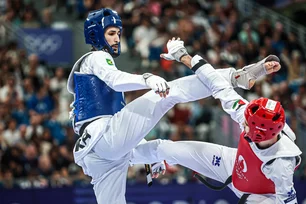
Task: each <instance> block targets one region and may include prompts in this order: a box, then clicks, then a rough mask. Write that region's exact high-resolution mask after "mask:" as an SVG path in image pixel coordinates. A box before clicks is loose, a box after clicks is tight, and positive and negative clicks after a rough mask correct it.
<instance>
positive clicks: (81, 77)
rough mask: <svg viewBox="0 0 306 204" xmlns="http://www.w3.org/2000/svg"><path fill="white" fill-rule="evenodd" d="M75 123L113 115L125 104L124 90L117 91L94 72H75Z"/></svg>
mask: <svg viewBox="0 0 306 204" xmlns="http://www.w3.org/2000/svg"><path fill="white" fill-rule="evenodd" d="M73 77H74V86H75V87H74V91H75V102H74V104H73V106H74V115H75V120H74V122H75V123H78V122H80V121H87V120H89V119H94V118H97V117H99V116H112V115H114V114H116V113H117V112H119V111H120V110H121V109H122V108H123V107H124V106H125V102H124V97H123V93H122V92H116V91H114V90H113V89H111V88H110V87H109V86H107V85H106V83H105V82H104V81H102V80H100V79H99V78H98V77H97V76H95V75H93V74H81V73H78V72H75V73H74V76H73Z"/></svg>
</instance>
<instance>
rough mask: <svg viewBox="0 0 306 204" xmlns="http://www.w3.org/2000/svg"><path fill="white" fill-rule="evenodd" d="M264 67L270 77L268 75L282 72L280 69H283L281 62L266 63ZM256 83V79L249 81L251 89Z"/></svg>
mask: <svg viewBox="0 0 306 204" xmlns="http://www.w3.org/2000/svg"><path fill="white" fill-rule="evenodd" d="M264 66H265V69H266V72H267V75H268V74H272V73H274V72H277V71H278V70H280V68H281V65H280V63H279V62H276V61H269V62H265V64H264ZM255 82H256V80H255V79H251V80H250V81H249V87H250V88H252V87H253V86H254V84H255Z"/></svg>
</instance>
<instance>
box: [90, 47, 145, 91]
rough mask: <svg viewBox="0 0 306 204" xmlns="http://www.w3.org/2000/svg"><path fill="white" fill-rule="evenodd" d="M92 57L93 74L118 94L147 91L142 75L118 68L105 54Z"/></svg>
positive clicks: (97, 53)
mask: <svg viewBox="0 0 306 204" xmlns="http://www.w3.org/2000/svg"><path fill="white" fill-rule="evenodd" d="M89 57H90V66H91V67H92V72H93V74H95V75H96V76H97V77H99V78H100V79H101V80H103V81H104V82H105V83H106V84H107V85H108V86H109V87H111V88H112V89H113V90H115V91H118V92H126V91H136V90H141V89H147V88H148V87H147V85H146V83H145V80H144V79H143V77H142V75H136V74H130V73H127V72H123V71H120V70H118V69H117V68H116V66H115V63H114V60H113V58H112V57H111V56H110V55H109V54H108V53H105V52H102V51H97V52H94V53H93V54H92V55H91V56H89Z"/></svg>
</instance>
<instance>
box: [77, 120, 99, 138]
mask: <svg viewBox="0 0 306 204" xmlns="http://www.w3.org/2000/svg"><path fill="white" fill-rule="evenodd" d="M98 119H100V118H96V119H94V120H92V121H89V122H86V123H84V124H83V125H82V126H81V128H80V130H79V136H82V135H83V133H84V130H85V128H86V127H87V126H88V125H89V124H90V123H92V122H93V121H95V120H98Z"/></svg>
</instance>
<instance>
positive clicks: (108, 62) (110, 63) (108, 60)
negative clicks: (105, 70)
mask: <svg viewBox="0 0 306 204" xmlns="http://www.w3.org/2000/svg"><path fill="white" fill-rule="evenodd" d="M106 62H107V64H109V65H114V64H113V61H112V60H110V59H106Z"/></svg>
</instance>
